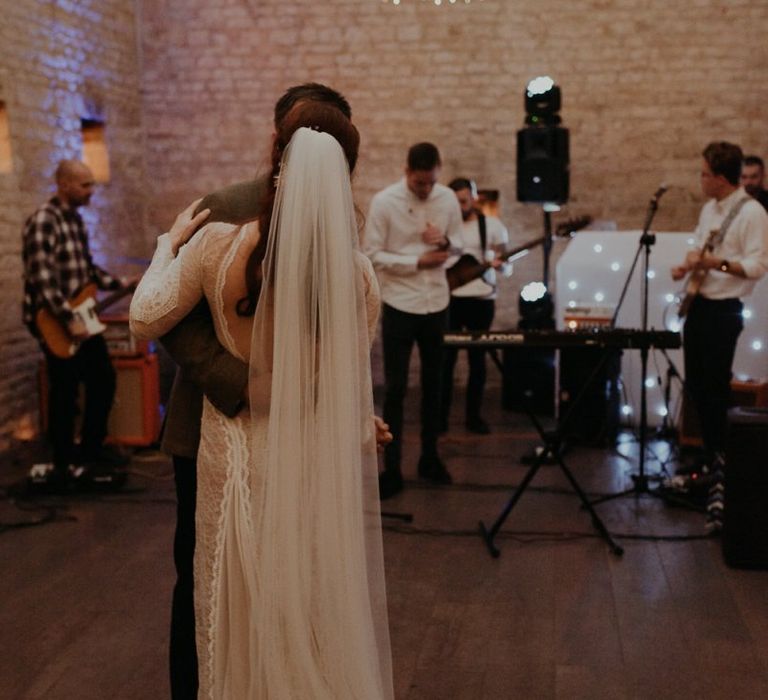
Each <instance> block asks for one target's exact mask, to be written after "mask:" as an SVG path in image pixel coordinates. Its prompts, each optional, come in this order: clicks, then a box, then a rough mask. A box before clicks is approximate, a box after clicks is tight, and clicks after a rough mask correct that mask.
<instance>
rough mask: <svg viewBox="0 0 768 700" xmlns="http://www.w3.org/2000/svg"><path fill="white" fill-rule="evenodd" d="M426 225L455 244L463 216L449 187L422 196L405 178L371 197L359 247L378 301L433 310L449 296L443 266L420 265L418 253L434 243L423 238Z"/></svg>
mask: <svg viewBox="0 0 768 700" xmlns="http://www.w3.org/2000/svg"><path fill="white" fill-rule="evenodd" d="M427 224H432V225H433V226H436V227H437V228H438V229H439V230H440V231H442V232H443V233H444V234H445V236H446V237H447V238H448V240H449V241H450V242H451V245H452V246H455V245H456V244H457V242H458V241H459V239H460V236H461V224H462V220H461V209H460V208H459V202H458V200H457V199H456V195H455V194H454V192H453V190H452V189H450V188H448V187H445V185H440V184H436V185H435V186H434V187H433V189H432V192H430V194H429V197H427V199H425V200H421V199H419V198H418V197H416V195H414V194H413V193H412V192H411V191H410V190H409V189H408V186H407V184H406V182H405V178H403V179H402V180H400V181H399V182H396V183H395V184H393V185H390V186H389V187H387V188H385V189H383V190H382V191H381V192H378V193H377V194H375V195H374V197H373V199H372V200H371V207H370V210H369V212H368V220H367V221H366V225H365V240H364V245H363V250H364V252H365V254H366V255H367V256H368V257H369V258H370V259H371V262H372V263H373V267H374V269H375V270H376V273H377V275H378V278H379V284H380V286H381V298H382V300H383V301H384V303H385V304H388V305H389V306H392V307H394V308H395V309H398V310H399V311H405V312H407V313H412V314H428V313H435V312H437V311H442V310H443V309H445V308H446V307H447V306H448V302H449V300H450V293H449V290H448V282H447V280H446V278H445V266H444V265H441V266H439V267H433V268H427V269H419V268H418V261H419V258H420V257H421V255H422V254H423V253H425V252H427V251H428V250H434V248H435V246H429V245H427V244H426V243H424V241H423V240H422V238H421V234H422V232H423V231H424V230H425V229H426V227H427Z"/></svg>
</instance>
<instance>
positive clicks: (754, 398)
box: [679, 380, 768, 447]
mask: <svg viewBox="0 0 768 700" xmlns="http://www.w3.org/2000/svg"><path fill="white" fill-rule="evenodd" d="M730 403H731V406H747V407H753V406H754V407H762V406H768V382H758V381H752V380H747V381H738V382H737V381H735V380H734V381H732V382H731V399H730ZM679 442H680V444H681V445H690V446H694V447H698V446H701V444H702V440H701V428H700V426H699V417H698V415H697V414H696V408H695V406H693V405H692V403H691V400H690V399H687V398H686V396H685V393H683V402H682V410H681V412H680V434H679Z"/></svg>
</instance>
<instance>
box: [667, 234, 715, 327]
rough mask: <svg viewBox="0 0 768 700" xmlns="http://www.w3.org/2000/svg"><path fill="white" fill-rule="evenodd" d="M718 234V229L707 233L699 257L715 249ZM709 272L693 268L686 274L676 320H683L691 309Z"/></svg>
mask: <svg viewBox="0 0 768 700" xmlns="http://www.w3.org/2000/svg"><path fill="white" fill-rule="evenodd" d="M719 233H720V229H719V228H714V229H712V230H711V231H710V232H709V235H708V236H707V240H706V241H705V242H704V245H703V246H702V248H701V251H700V255H701V257H704V256H705V255H707V254H708V253H711V252H712V251H713V250H714V248H715V239H716V238H717V236H718V234H719ZM708 272H709V270H703V269H699V268H694V269H693V270H691V272H690V273H689V274H688V279H687V280H686V281H685V286H684V287H683V291H682V292H681V295H682V299H681V300H680V303H679V305H678V307H677V316H678V318H681V319H683V318H685V316H686V314H687V313H688V311H689V310H690V308H691V304H692V303H693V300H694V298H695V297H696V295H697V294H698V293H699V289H701V285H702V283H703V282H704V278H705V277H706V276H707V273H708Z"/></svg>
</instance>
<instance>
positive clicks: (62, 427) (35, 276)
mask: <svg viewBox="0 0 768 700" xmlns="http://www.w3.org/2000/svg"><path fill="white" fill-rule="evenodd" d="M56 186H57V192H56V195H55V196H54V197H51V199H49V200H48V202H46V203H45V204H44V205H43V206H41V207H40V208H39V209H38V210H37V211H36V212H35V213H34V214H32V215H31V216H30V217H29V218H28V219H27V221H26V223H25V224H24V232H23V245H22V251H23V253H22V254H23V260H24V306H23V319H24V323H25V324H26V325H27V326H28V327H29V329H30V331H31V332H32V334H33V335H34V336H35V337H36V338H37V339H38V340H40V344H41V347H42V349H43V352H44V353H45V356H46V361H47V370H48V389H49V401H48V432H49V438H50V441H51V446H52V448H53V464H54V482H55V483H57V484H59V485H64V484H65V483H66V481H67V479H68V474H69V466H70V465H73V464H87V463H92V462H96V461H104V460H105V458H107V457H110V456H112V457H113V456H114V455H107V454H106V453H105V451H104V449H103V447H102V443H103V442H104V438H105V437H106V434H107V418H108V415H109V410H110V408H111V407H112V401H113V399H114V395H115V370H114V368H113V367H112V362H111V361H110V359H109V354H108V352H107V346H106V343H105V341H104V338H103V337H102V336H101V335H96V336H92V337H88V334H87V332H86V329H85V324H84V323H83V321H82V320H81V319H79V318H78V317H77V316H76V315H75V314H74V313H73V310H72V307H71V306H70V304H69V301H68V300H69V299H70V298H71V297H72V296H74V295H75V294H76V293H77V292H78V291H79V290H80V289H82V287H83V286H84V285H86V284H89V283H94V282H95V283H96V284H97V286H98V287H99V288H100V289H120V288H121V287H122V286H123V285H122V282H121V281H120V280H118V279H116V278H114V277H112V276H111V275H110V274H108V273H107V272H105V271H104V270H102V269H101V268H100V267H98V266H97V265H96V264H95V263H94V262H93V260H92V258H91V253H90V250H89V247H88V234H87V232H86V230H85V224H84V223H83V219H82V218H81V217H80V214H78V212H77V210H78V208H79V207H81V206H85V205H87V204H88V202H89V201H90V199H91V195H92V194H93V189H94V180H93V174H92V173H91V171H90V169H89V168H88V166H87V165H85V164H84V163H81V162H80V161H76V160H63V161H61V163H59V166H58V167H57V169H56ZM41 308H47V309H48V310H49V311H50V312H51V313H52V314H53V315H54V316H55V317H56V318H57V319H58V320H59V321H60V322H61V324H62V325H63V326H64V327H65V328H67V329H68V331H69V333H70V335H71V336H72V337H73V338H74V339H76V340H79V341H82V342H81V344H80V346H79V348H78V350H77V352H76V353H75V354H74V355H73V356H72V357H69V358H67V359H61V358H59V357H56V356H55V355H53V354H52V353H51V352H50V351H49V350H48V349H47V348H46V347H45V344H44V343H43V342H42V339H41V337H40V334H39V332H38V330H37V328H36V326H35V314H36V313H37V311H38V310H39V309H41ZM80 383H83V384H84V385H85V410H84V413H83V423H82V429H81V450H80V453H79V454H78V453H76V452H75V449H74V432H75V426H74V416H75V407H76V401H77V393H78V388H79V385H80Z"/></svg>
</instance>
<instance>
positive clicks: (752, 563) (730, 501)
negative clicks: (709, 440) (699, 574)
mask: <svg viewBox="0 0 768 700" xmlns="http://www.w3.org/2000/svg"><path fill="white" fill-rule="evenodd" d="M728 426H729V429H728V443H727V446H726V451H725V499H724V503H723V540H722V542H723V557H724V558H725V561H726V563H727V564H728V565H729V566H733V567H735V568H738V569H768V408H752V407H750V408H744V407H740V408H733V409H731V410H730V411H729V412H728Z"/></svg>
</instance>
